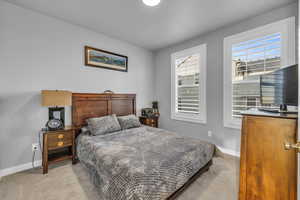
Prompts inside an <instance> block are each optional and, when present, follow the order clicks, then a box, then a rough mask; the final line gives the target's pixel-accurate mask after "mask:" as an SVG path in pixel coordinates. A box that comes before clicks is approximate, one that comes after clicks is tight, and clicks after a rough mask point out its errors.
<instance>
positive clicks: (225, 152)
mask: <svg viewBox="0 0 300 200" xmlns="http://www.w3.org/2000/svg"><path fill="white" fill-rule="evenodd" d="M217 148H218V149H219V150H220V151H221V152H222V153H224V154H228V155H230V156H234V157H240V152H237V151H234V150H231V149H226V148H223V147H220V146H217Z"/></svg>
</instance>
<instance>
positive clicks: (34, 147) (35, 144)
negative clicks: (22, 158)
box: [32, 143, 39, 151]
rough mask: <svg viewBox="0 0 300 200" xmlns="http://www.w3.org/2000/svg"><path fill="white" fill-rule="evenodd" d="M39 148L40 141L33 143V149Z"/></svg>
mask: <svg viewBox="0 0 300 200" xmlns="http://www.w3.org/2000/svg"><path fill="white" fill-rule="evenodd" d="M38 149H39V144H38V143H34V144H32V151H37V150H38Z"/></svg>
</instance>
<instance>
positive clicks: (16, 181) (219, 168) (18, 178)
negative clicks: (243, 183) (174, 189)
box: [0, 156, 239, 200]
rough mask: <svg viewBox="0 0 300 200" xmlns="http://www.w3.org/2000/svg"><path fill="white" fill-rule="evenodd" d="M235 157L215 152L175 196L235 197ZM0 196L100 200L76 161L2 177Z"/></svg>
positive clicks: (187, 199)
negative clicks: (210, 162)
mask: <svg viewBox="0 0 300 200" xmlns="http://www.w3.org/2000/svg"><path fill="white" fill-rule="evenodd" d="M238 169H239V160H238V158H234V157H229V156H222V157H221V156H218V157H215V158H214V159H213V165H212V166H211V167H210V169H209V171H208V172H206V173H204V174H203V175H202V176H201V177H199V178H198V179H197V180H196V181H195V182H194V183H193V184H192V185H190V186H189V187H188V188H187V190H185V191H184V193H182V194H181V195H180V196H179V197H178V200H237V194H238ZM0 199H1V200H73V199H74V200H101V197H100V196H99V194H98V193H97V189H96V188H95V187H94V185H93V184H92V183H91V182H90V180H89V177H88V175H87V173H86V172H85V171H84V169H83V168H82V166H81V165H80V163H78V164H76V165H72V164H71V163H70V162H65V163H61V164H58V165H52V166H50V168H49V173H48V174H46V175H43V174H42V170H41V169H40V168H38V169H33V170H28V171H24V172H20V173H17V174H13V175H10V176H7V177H3V178H2V179H1V182H0Z"/></svg>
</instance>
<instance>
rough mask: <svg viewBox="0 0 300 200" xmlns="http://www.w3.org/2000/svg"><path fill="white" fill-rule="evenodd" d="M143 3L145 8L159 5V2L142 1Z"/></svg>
mask: <svg viewBox="0 0 300 200" xmlns="http://www.w3.org/2000/svg"><path fill="white" fill-rule="evenodd" d="M143 2H144V4H146V5H147V6H157V5H158V4H159V3H160V0H143Z"/></svg>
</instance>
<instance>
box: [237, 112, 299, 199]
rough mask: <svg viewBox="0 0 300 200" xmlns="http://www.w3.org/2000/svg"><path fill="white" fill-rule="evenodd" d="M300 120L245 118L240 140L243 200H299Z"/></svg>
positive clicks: (260, 117)
mask: <svg viewBox="0 0 300 200" xmlns="http://www.w3.org/2000/svg"><path fill="white" fill-rule="evenodd" d="M296 139H297V120H296V119H285V118H273V117H263V116H250V115H248V116H244V118H243V130H242V139H241V142H242V143H241V144H242V146H241V166H240V193H239V199H240V200H283V199H284V200H296V199H297V153H296V150H285V149H284V143H285V142H289V143H296Z"/></svg>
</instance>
